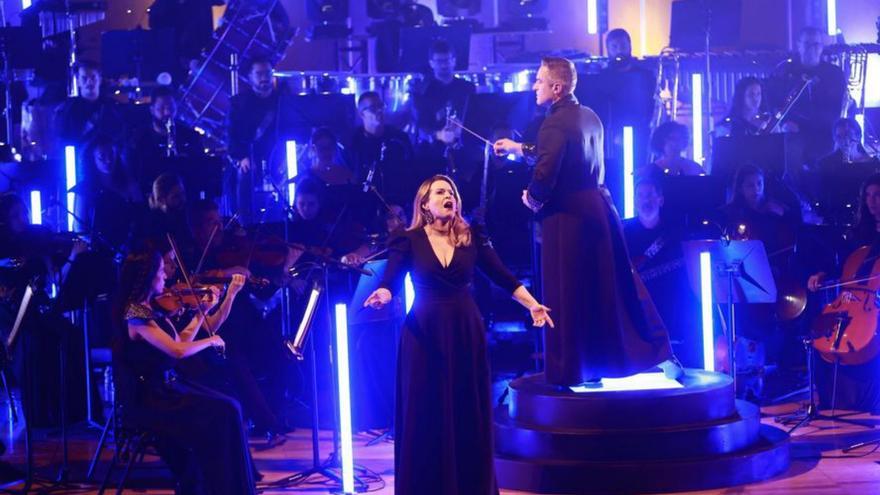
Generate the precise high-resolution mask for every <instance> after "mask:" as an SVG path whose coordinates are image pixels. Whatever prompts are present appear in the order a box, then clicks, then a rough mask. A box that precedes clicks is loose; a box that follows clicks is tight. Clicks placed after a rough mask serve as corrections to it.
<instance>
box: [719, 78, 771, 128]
mask: <svg viewBox="0 0 880 495" xmlns="http://www.w3.org/2000/svg"><path fill="white" fill-rule="evenodd" d="M769 117H770V116H769V114H768V113H767V112H766V108H765V104H764V98H763V89H762V85H761V81H760V80H759V79H758V78H756V77H751V76H749V77H744V78H742V79H740V80H739V81H737V83H736V88H735V89H734V91H733V101H732V102H731V104H730V110H729V111H728V112H727V116H725V117H724V119H723V120H722V121H721V122H719V123H718V124H717V125H716V126H715V135H716V136H717V137H723V136H733V137H739V136H754V135H757V134H759V133H760V132H761V128H762V127H763V126H764V125H765V124H766V122H767V121H768V119H769Z"/></svg>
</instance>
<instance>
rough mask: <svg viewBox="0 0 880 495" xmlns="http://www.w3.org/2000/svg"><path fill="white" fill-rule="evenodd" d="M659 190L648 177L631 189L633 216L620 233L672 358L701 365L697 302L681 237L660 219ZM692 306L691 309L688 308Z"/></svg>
mask: <svg viewBox="0 0 880 495" xmlns="http://www.w3.org/2000/svg"><path fill="white" fill-rule="evenodd" d="M664 200H665V198H664V196H663V187H662V185H661V183H660V182H658V181H655V180H653V179H651V178H644V179H641V180H639V181H638V182H637V183H636V186H635V210H636V218H632V219H629V220H626V221H624V226H623V233H624V238H625V239H626V245H627V249H628V250H629V253H630V256H631V257H632V261H633V268H635V269H636V270H637V271H638V272H639V274H640V276H641V278H642V281H643V282H644V283H645V287H646V288H647V289H648V292H650V293H651V299H652V300H653V301H654V305H655V306H657V311H658V312H659V313H660V316H661V318H662V319H663V322H664V323H666V328H668V329H669V337H670V341H671V343H672V346H673V351H674V352H675V355H676V356H677V357H678V358H679V359H681V361H682V363H683V364H684V365H685V366H686V367H699V366H702V364H703V363H702V362H701V361H700V359H701V350H700V348H699V343H697V342H695V341H694V340H695V339H694V338H693V335H694V334H693V332H692V331H691V329H692V328H694V326H693V323H694V322H693V321H692V320H693V316H692V315H695V314H698V310H697V309H696V308H697V301H696V298H695V297H694V296H693V294H692V292H691V291H690V289H689V286H688V280H687V273H686V271H685V268H684V254H683V252H682V249H681V241H682V240H684V233H683V232H682V229H681V228H679V226H677V225H674V224H673V223H672V222H670V221H669V219H667V218H664V215H663V202H664ZM687 308H693V311H691V310H689V309H687Z"/></svg>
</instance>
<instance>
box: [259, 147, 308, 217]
mask: <svg viewBox="0 0 880 495" xmlns="http://www.w3.org/2000/svg"><path fill="white" fill-rule="evenodd" d="M285 151H286V153H287V180H288V181H289V182H288V183H287V201H289V202H290V206H293V196H294V194H296V184H294V183H293V181H292V180H291V179H295V178H296V172H297V164H296V141H287V143H285ZM251 166H255V164H251Z"/></svg>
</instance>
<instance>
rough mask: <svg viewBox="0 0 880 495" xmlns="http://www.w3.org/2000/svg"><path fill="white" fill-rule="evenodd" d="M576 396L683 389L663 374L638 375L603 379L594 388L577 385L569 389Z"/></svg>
mask: <svg viewBox="0 0 880 495" xmlns="http://www.w3.org/2000/svg"><path fill="white" fill-rule="evenodd" d="M570 388H571V391H572V392H574V393H576V394H586V393H597V392H598V393H601V392H626V391H633V390H665V389H674V388H684V385H682V384H681V383H678V382H677V381H675V380H670V379H669V378H666V375H664V374H663V373H639V374H637V375H631V376H626V377H623V378H603V379H602V380H601V381H600V382H599V383H598V384H595V385H594V386H584V385H577V386H575V387H570Z"/></svg>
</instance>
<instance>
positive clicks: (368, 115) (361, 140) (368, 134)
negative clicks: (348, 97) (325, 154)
mask: <svg viewBox="0 0 880 495" xmlns="http://www.w3.org/2000/svg"><path fill="white" fill-rule="evenodd" d="M357 109H358V115H359V116H360V118H361V121H362V122H363V125H362V126H361V127H359V128H358V129H357V130H355V132H354V137H353V138H352V140H351V145H350V146H349V156H350V157H351V165H352V166H353V167H354V170H355V175H356V176H357V178H358V181H359V182H361V183H362V184H364V187H375V190H376V191H377V192H378V193H379V194H380V195H381V196H382V198H383V199H384V200H385V201H386V202H388V203H389V204H398V205H402V204H406V203H407V202H408V201H409V199H410V194H412V191H413V189H415V188H416V186H418V180H419V179H418V178H417V177H416V176H415V170H414V169H413V164H412V160H413V147H412V143H411V142H410V139H409V136H408V135H407V134H406V133H405V132H403V131H401V130H400V129H398V128H396V127H394V126H393V125H391V124H388V123H386V122H385V102H384V101H383V100H382V97H381V96H380V95H379V93H376V92H375V91H367V92H365V93H363V94H361V96H360V97H359V98H358V101H357ZM368 191H369V189H368ZM376 203H378V204H380V205H381V203H380V202H379V201H378V200H377V201H374V204H376ZM381 210H384V208H382V209H381ZM381 210H380V209H379V208H373V209H372V211H374V212H375V211H381Z"/></svg>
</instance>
